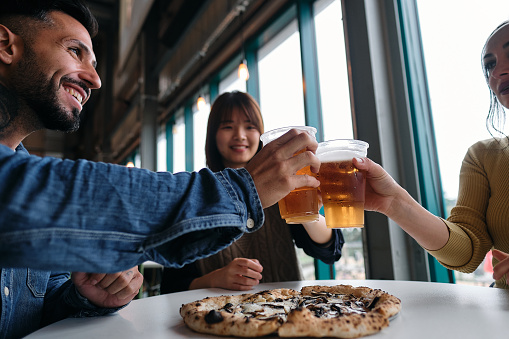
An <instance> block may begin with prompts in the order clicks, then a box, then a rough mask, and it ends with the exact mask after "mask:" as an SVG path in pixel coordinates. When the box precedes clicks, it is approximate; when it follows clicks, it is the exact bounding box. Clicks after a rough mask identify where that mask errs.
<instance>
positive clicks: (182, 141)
mask: <svg viewBox="0 0 509 339" xmlns="http://www.w3.org/2000/svg"><path fill="white" fill-rule="evenodd" d="M172 134H173V170H172V172H173V173H177V172H184V171H185V170H186V129H185V122H184V111H183V110H180V111H179V112H178V113H177V115H176V119H175V123H174V124H173V129H172Z"/></svg>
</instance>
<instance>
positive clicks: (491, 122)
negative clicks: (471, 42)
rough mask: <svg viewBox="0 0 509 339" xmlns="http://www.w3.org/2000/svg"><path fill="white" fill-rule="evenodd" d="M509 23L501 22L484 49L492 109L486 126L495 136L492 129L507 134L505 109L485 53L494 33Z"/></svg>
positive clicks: (484, 68) (483, 68) (485, 76)
mask: <svg viewBox="0 0 509 339" xmlns="http://www.w3.org/2000/svg"><path fill="white" fill-rule="evenodd" d="M507 24H509V20H508V21H504V22H503V23H502V24H500V25H499V26H498V27H497V28H495V30H494V31H493V32H491V34H490V36H489V37H488V39H486V43H485V44H484V47H483V49H482V58H481V60H482V70H483V74H484V79H485V80H486V83H487V84H488V88H489V90H490V110H489V111H488V116H487V117H486V128H487V129H488V132H490V134H491V135H492V136H493V133H492V131H495V132H498V133H500V134H502V135H505V134H504V132H503V129H504V125H505V110H504V106H502V104H501V103H500V101H498V98H497V96H496V95H495V92H493V90H492V89H491V87H490V76H489V72H488V70H487V69H486V66H485V64H484V55H485V53H486V45H487V44H488V42H489V41H490V39H491V38H492V37H493V35H494V34H495V33H496V32H498V30H499V29H500V28H502V27H503V26H505V25H507Z"/></svg>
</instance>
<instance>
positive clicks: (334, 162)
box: [316, 139, 369, 228]
mask: <svg viewBox="0 0 509 339" xmlns="http://www.w3.org/2000/svg"><path fill="white" fill-rule="evenodd" d="M368 147H369V145H368V143H366V142H364V141H360V140H350V139H338V140H330V141H325V142H321V143H319V144H318V149H317V151H316V156H317V157H318V159H320V162H321V165H320V171H319V172H318V179H319V180H320V187H319V190H320V192H321V194H322V201H323V208H324V212H325V223H326V224H327V227H329V228H338V227H364V196H365V190H366V176H365V173H364V172H363V171H359V170H358V169H357V168H356V167H354V165H353V164H352V159H353V158H356V157H366V155H367V151H368Z"/></svg>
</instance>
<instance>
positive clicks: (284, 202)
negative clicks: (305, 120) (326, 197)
mask: <svg viewBox="0 0 509 339" xmlns="http://www.w3.org/2000/svg"><path fill="white" fill-rule="evenodd" d="M291 129H296V130H300V131H305V132H307V133H308V134H309V135H311V136H312V137H313V138H315V135H316V128H314V127H310V126H289V127H282V128H278V129H274V130H272V131H268V132H266V133H264V134H262V135H261V136H260V140H261V141H262V143H263V145H264V146H265V145H267V144H268V143H270V142H271V141H273V140H275V139H277V138H279V137H280V136H282V135H283V134H285V133H286V132H288V131H289V130H291ZM304 151H306V150H305V149H303V150H300V151H299V152H297V153H295V155H297V154H299V153H302V152H304ZM297 174H299V175H303V174H307V175H312V176H316V175H315V174H314V173H312V172H311V169H310V167H309V166H307V167H304V168H302V169H300V170H299V171H297ZM278 204H279V213H280V214H281V218H283V219H285V221H286V223H287V224H302V223H304V222H311V221H318V220H319V217H320V214H319V213H318V191H317V189H316V188H313V187H301V188H297V189H295V190H293V191H291V192H290V193H289V194H288V195H287V196H286V197H284V198H283V199H281V200H280V201H279V203H278Z"/></svg>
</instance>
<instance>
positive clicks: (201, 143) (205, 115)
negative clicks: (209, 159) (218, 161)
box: [193, 94, 210, 171]
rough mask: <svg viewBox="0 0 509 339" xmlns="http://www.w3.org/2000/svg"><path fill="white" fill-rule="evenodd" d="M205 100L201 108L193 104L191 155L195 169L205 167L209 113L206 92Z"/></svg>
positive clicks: (208, 101) (208, 100)
mask: <svg viewBox="0 0 509 339" xmlns="http://www.w3.org/2000/svg"><path fill="white" fill-rule="evenodd" d="M205 101H206V102H207V103H206V105H205V107H203V108H202V109H201V110H198V108H197V107H196V104H195V105H193V153H194V154H193V156H194V170H195V171H199V170H200V169H202V168H204V167H207V165H206V160H205V138H206V135H207V122H208V119H209V113H210V96H209V95H208V94H207V95H205Z"/></svg>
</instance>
